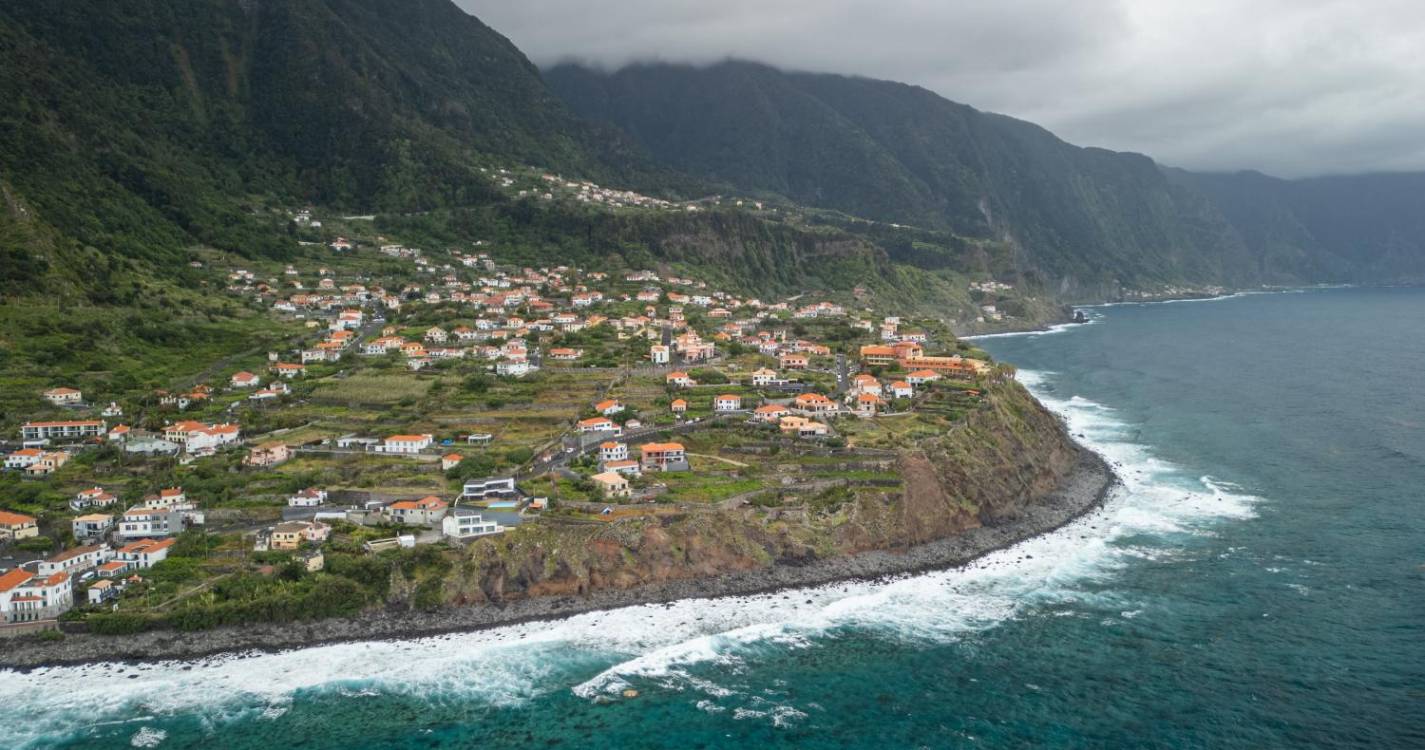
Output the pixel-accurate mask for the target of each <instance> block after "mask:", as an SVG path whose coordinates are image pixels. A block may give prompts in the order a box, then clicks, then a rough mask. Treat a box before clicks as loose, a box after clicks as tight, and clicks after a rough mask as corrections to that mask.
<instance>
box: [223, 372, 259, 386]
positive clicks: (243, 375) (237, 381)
mask: <svg viewBox="0 0 1425 750" xmlns="http://www.w3.org/2000/svg"><path fill="white" fill-rule="evenodd" d="M229 383H230V384H231V385H232V387H234V388H256V387H257V386H259V385H262V378H259V377H258V376H256V375H254V374H252V373H250V372H248V371H246V370H243V371H242V372H238V373H234V374H233V376H232V379H231V380H230V381H229Z"/></svg>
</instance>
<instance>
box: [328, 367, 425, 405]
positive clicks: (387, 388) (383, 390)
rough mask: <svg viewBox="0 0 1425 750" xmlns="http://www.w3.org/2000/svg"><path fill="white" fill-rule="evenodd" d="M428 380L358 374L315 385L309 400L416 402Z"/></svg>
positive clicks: (346, 402) (329, 401)
mask: <svg viewBox="0 0 1425 750" xmlns="http://www.w3.org/2000/svg"><path fill="white" fill-rule="evenodd" d="M431 385H432V381H430V380H422V379H420V378H419V377H418V376H416V375H414V374H411V375H405V374H400V375H398V374H389V375H366V374H358V375H352V376H350V377H346V378H341V379H336V378H333V379H330V380H324V381H322V382H320V383H318V385H317V388H316V390H315V392H314V393H313V395H312V397H313V399H314V400H316V401H317V402H318V403H328V404H333V403H334V404H347V405H350V406H382V405H386V404H396V403H400V402H402V401H405V400H407V399H419V398H422V397H424V396H425V395H426V394H427V393H429V392H430V389H431Z"/></svg>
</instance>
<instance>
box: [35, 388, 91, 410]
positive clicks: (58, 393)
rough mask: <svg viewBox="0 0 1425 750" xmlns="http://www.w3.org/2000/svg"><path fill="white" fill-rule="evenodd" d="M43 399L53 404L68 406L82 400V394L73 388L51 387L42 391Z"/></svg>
mask: <svg viewBox="0 0 1425 750" xmlns="http://www.w3.org/2000/svg"><path fill="white" fill-rule="evenodd" d="M44 396H45V400H46V401H48V402H50V403H51V404H54V405H55V406H68V405H70V404H78V403H80V402H82V401H83V400H84V394H83V393H82V392H80V391H78V390H75V389H74V388H64V387H60V388H51V389H49V390H47V391H45V393H44Z"/></svg>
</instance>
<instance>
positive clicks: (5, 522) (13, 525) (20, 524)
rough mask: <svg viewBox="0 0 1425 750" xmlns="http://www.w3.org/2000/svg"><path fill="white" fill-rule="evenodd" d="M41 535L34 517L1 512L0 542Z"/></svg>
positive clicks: (6, 511) (5, 511)
mask: <svg viewBox="0 0 1425 750" xmlns="http://www.w3.org/2000/svg"><path fill="white" fill-rule="evenodd" d="M39 535H40V527H39V524H38V523H37V522H36V521H35V517H34V516H27V515H25V514H23V513H11V512H10V511H8V510H0V541H7V542H8V541H18V540H20V539H29V538H31V537H37V536H39Z"/></svg>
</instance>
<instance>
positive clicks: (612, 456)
mask: <svg viewBox="0 0 1425 750" xmlns="http://www.w3.org/2000/svg"><path fill="white" fill-rule="evenodd" d="M627 459H628V444H627V443H620V442H618V441H617V440H605V441H604V442H602V443H600V444H599V461H600V462H602V463H608V462H609V461H625V460H627Z"/></svg>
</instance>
